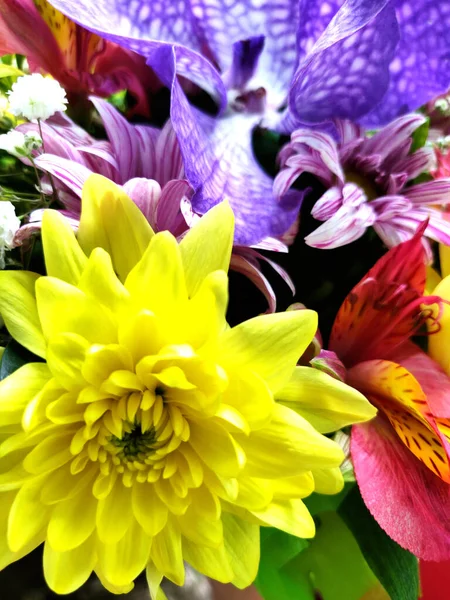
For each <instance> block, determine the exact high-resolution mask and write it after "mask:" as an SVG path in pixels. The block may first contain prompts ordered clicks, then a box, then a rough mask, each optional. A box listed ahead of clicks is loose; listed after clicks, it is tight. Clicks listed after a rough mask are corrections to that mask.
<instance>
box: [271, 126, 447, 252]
mask: <svg viewBox="0 0 450 600" xmlns="http://www.w3.org/2000/svg"><path fill="white" fill-rule="evenodd" d="M425 120H426V119H425V117H423V116H421V115H418V114H412V115H405V116H404V117H399V118H398V119H396V120H395V121H393V122H392V123H390V124H389V125H387V126H386V127H384V128H383V129H381V130H379V131H378V132H377V133H376V134H375V135H373V136H371V137H370V136H368V135H366V134H364V132H363V130H362V129H361V127H359V126H358V125H355V124H353V123H350V122H349V121H336V128H337V132H338V137H339V139H340V142H339V143H337V142H336V141H335V140H334V139H333V138H332V137H331V136H329V135H328V134H326V133H321V132H318V131H311V130H308V129H298V130H296V131H294V133H293V134H292V136H291V142H290V143H289V144H287V145H286V146H285V147H284V148H283V149H282V150H281V152H280V156H279V159H280V162H281V166H282V169H281V171H280V172H279V173H278V175H277V177H276V179H275V184H274V190H275V192H276V193H277V194H278V195H280V196H282V195H284V194H285V193H286V191H287V190H288V189H289V188H290V186H291V185H292V184H293V182H294V181H295V180H296V179H297V177H298V176H299V175H301V173H304V172H308V173H312V174H314V175H315V176H316V177H317V178H318V179H320V180H321V182H322V183H323V184H324V185H325V186H326V187H327V188H328V189H327V191H326V192H325V194H324V195H323V196H322V197H321V198H320V199H319V200H318V201H317V202H316V204H315V205H314V208H313V210H312V215H313V217H315V218H316V219H317V220H319V221H325V222H324V224H323V225H320V226H319V227H318V228H317V229H316V230H315V231H313V232H312V233H311V234H309V235H308V236H307V237H306V238H305V241H306V243H307V244H309V245H310V246H314V247H316V248H336V247H338V246H343V245H345V244H349V243H350V242H353V241H355V240H357V239H358V238H360V237H361V236H362V235H363V234H364V232H365V231H366V229H367V228H368V227H373V228H374V229H375V231H376V232H377V234H378V235H379V236H380V238H381V239H382V240H383V242H384V243H385V244H386V245H387V246H388V247H392V246H396V245H397V244H399V243H400V242H404V241H405V240H407V239H410V238H412V236H413V234H414V232H415V231H416V230H417V226H418V224H419V223H421V222H423V221H425V220H428V227H427V228H426V230H425V235H426V236H427V237H429V238H431V239H433V240H436V241H438V242H442V243H444V244H446V245H450V222H449V221H448V219H447V218H446V217H445V214H444V213H443V211H442V210H441V209H440V208H439V206H442V205H445V204H448V203H449V202H450V179H436V180H433V181H428V182H425V183H417V184H414V179H415V178H416V177H418V176H419V175H420V174H422V173H425V172H429V171H431V170H432V168H433V165H434V162H435V160H434V152H433V149H432V148H419V149H418V150H416V151H415V152H411V145H412V141H413V140H412V134H413V133H414V131H415V130H416V129H417V128H418V127H420V125H422V124H423V123H424V122H425Z"/></svg>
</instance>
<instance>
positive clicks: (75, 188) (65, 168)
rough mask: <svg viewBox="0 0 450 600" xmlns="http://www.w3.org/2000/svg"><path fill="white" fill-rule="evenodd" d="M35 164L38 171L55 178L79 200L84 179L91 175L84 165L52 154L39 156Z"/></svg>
mask: <svg viewBox="0 0 450 600" xmlns="http://www.w3.org/2000/svg"><path fill="white" fill-rule="evenodd" d="M35 163H36V166H37V167H39V169H42V170H43V171H46V172H47V173H50V174H51V175H53V176H54V177H56V178H57V179H58V180H59V181H61V182H62V183H64V184H65V185H66V186H67V187H68V188H69V189H70V190H71V191H72V192H73V193H74V194H76V195H77V196H79V197H80V198H81V191H82V189H83V185H84V183H85V181H86V179H87V178H88V177H89V175H92V171H91V170H90V169H88V168H87V167H85V166H84V165H80V164H79V163H76V162H74V161H71V160H67V159H66V158H60V157H59V156H55V155H54V154H41V156H38V157H37V158H36V160H35Z"/></svg>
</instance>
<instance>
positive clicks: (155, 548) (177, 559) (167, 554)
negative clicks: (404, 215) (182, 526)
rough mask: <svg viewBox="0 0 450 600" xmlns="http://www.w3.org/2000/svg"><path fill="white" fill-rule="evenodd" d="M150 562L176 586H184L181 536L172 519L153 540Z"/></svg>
mask: <svg viewBox="0 0 450 600" xmlns="http://www.w3.org/2000/svg"><path fill="white" fill-rule="evenodd" d="M151 560H152V561H153V563H154V564H155V567H156V569H157V570H158V571H159V572H160V573H163V575H164V577H167V579H170V581H172V582H173V583H175V584H176V585H183V584H184V564H183V554H182V551H181V534H180V530H179V528H178V526H177V525H176V523H175V521H174V519H170V520H169V521H167V525H166V526H165V527H164V529H163V530H162V531H161V533H159V534H158V535H157V536H156V537H155V538H153V543H152V549H151Z"/></svg>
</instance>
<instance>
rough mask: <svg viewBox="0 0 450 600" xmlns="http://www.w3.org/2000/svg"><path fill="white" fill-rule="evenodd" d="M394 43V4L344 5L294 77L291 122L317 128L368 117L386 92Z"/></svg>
mask: <svg viewBox="0 0 450 600" xmlns="http://www.w3.org/2000/svg"><path fill="white" fill-rule="evenodd" d="M397 42H398V26H397V20H396V17H395V11H394V7H393V5H392V2H389V1H388V0H347V1H346V2H345V4H344V5H343V6H342V8H341V9H340V10H339V12H338V13H337V14H336V15H335V16H334V18H333V19H332V20H331V22H330V24H329V25H328V27H327V29H326V30H325V32H324V33H323V35H322V36H321V37H320V38H319V40H318V41H317V42H316V44H315V45H314V47H313V48H312V50H311V51H310V53H309V54H308V55H307V56H306V57H305V58H304V59H303V61H302V62H301V63H300V65H299V68H298V69H297V71H296V73H295V76H294V79H293V82H292V86H291V91H290V95H289V104H290V109H291V111H292V113H293V114H294V116H296V117H297V118H298V119H300V120H301V121H303V122H310V123H318V122H321V121H325V120H327V119H331V118H333V117H339V118H352V119H357V118H358V117H360V116H362V115H364V114H366V113H368V112H369V111H370V110H371V109H372V108H373V107H374V106H376V104H377V103H378V102H379V101H380V100H381V99H382V97H383V95H384V93H385V92H386V90H387V87H388V84H389V70H388V67H389V64H390V62H391V60H392V59H393V57H394V53H395V48H396V45H397Z"/></svg>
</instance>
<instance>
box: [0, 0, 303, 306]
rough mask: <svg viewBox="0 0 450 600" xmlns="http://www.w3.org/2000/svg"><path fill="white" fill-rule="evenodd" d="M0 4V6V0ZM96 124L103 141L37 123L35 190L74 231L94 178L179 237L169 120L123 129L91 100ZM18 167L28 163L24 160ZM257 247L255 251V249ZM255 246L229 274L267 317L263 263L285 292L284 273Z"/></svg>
mask: <svg viewBox="0 0 450 600" xmlns="http://www.w3.org/2000/svg"><path fill="white" fill-rule="evenodd" d="M0 1H1V0H0ZM91 100H92V102H93V103H94V106H95V107H96V109H97V111H98V112H99V114H100V117H101V119H102V121H103V125H104V127H105V130H106V133H107V136H108V140H107V141H105V140H101V141H100V140H96V139H94V138H93V137H91V136H90V135H89V134H87V133H86V132H85V131H84V130H83V129H81V128H80V127H78V126H77V125H76V124H75V123H73V122H72V121H71V120H70V119H69V118H68V117H67V116H65V115H63V114H61V113H59V114H58V115H56V116H55V117H54V118H52V119H50V120H49V121H47V122H46V123H41V128H42V135H43V140H44V148H45V153H44V154H38V153H36V156H35V158H34V162H35V164H36V166H37V167H39V168H40V169H42V171H44V172H45V173H46V174H49V175H51V176H52V178H53V186H52V185H50V181H49V179H48V177H46V176H45V177H44V178H43V180H42V181H41V188H42V191H43V192H44V193H46V194H49V195H51V194H52V193H53V187H55V188H56V191H57V194H58V199H59V201H60V202H61V203H62V204H63V205H64V210H63V211H62V212H63V213H64V215H65V216H66V217H67V218H68V219H69V220H70V221H71V223H72V225H73V227H74V228H77V226H78V220H79V217H80V210H81V202H80V200H81V193H82V189H83V185H84V183H85V181H86V179H87V178H88V177H89V176H90V175H91V174H92V173H98V174H100V175H103V176H105V177H107V178H108V179H111V180H112V181H114V182H115V183H117V184H119V185H122V186H123V188H124V190H125V191H126V193H127V194H128V195H129V196H130V198H131V199H132V200H133V201H134V202H135V203H136V204H137V206H139V208H140V209H141V211H142V212H143V214H144V215H145V217H146V218H147V220H148V221H149V223H150V225H151V226H152V228H153V229H154V231H163V230H168V231H170V232H171V233H172V234H173V235H175V236H177V237H180V236H182V235H184V234H185V232H186V231H187V230H188V229H189V227H191V226H192V225H194V224H195V222H196V221H197V220H198V219H200V218H201V217H200V215H198V214H196V213H195V212H194V211H193V209H192V206H191V202H190V199H191V197H192V188H191V186H190V185H189V183H188V182H187V181H186V179H185V178H184V175H185V172H184V163H183V159H182V156H181V152H180V148H179V144H178V140H177V137H176V135H175V132H174V130H173V127H172V124H171V122H170V121H168V122H167V123H166V125H165V126H164V128H163V129H157V128H155V127H150V126H148V125H133V124H131V123H129V122H128V121H127V120H126V119H125V118H124V117H123V116H122V115H121V114H120V113H119V112H118V111H117V110H116V109H115V108H114V107H113V106H112V105H111V104H109V103H108V102H106V101H105V100H102V99H101V98H94V97H91ZM18 130H19V131H22V132H24V133H26V132H29V131H35V132H38V125H36V124H34V123H26V124H24V125H20V126H19V127H18ZM23 162H25V163H26V162H28V160H27V159H25V158H24V159H23ZM42 212H43V211H42V210H38V211H35V212H34V213H32V214H31V216H30V222H29V223H28V224H26V225H24V226H23V227H22V228H21V229H20V230H19V232H18V234H17V236H16V241H17V242H18V243H21V242H23V240H25V239H26V238H27V237H28V236H29V235H30V234H32V233H34V232H35V231H37V230H38V229H39V228H40V224H41V219H42ZM255 248H256V247H255ZM255 248H248V247H244V246H234V248H233V254H232V257H231V268H232V269H233V270H234V271H237V272H239V273H242V274H243V275H245V276H246V277H248V278H249V279H250V280H251V281H252V282H253V283H254V285H256V287H257V288H258V289H259V290H260V291H261V292H262V293H263V294H264V296H265V298H266V300H267V303H268V305H269V308H268V310H269V312H274V311H275V308H276V298H275V292H274V291H273V288H272V286H271V285H270V282H269V281H268V279H267V278H266V277H265V275H264V274H263V272H262V270H261V261H265V262H266V263H268V264H269V266H270V267H272V269H273V270H275V271H276V272H277V273H278V274H279V275H280V276H281V277H282V278H283V279H284V281H285V282H286V283H287V285H288V286H289V287H290V288H291V290H292V293H294V287H293V283H292V281H291V279H290V277H289V276H288V274H287V273H286V272H285V271H284V269H282V268H281V267H280V266H279V265H277V264H276V263H275V262H273V261H271V260H269V259H268V258H266V257H264V256H263V255H262V254H260V253H259V252H257V250H256V249H255ZM258 248H259V249H266V250H273V251H280V252H286V251H287V246H286V245H285V243H284V241H281V240H278V239H275V238H266V239H265V240H264V241H263V242H262V243H261V244H259V245H258Z"/></svg>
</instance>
